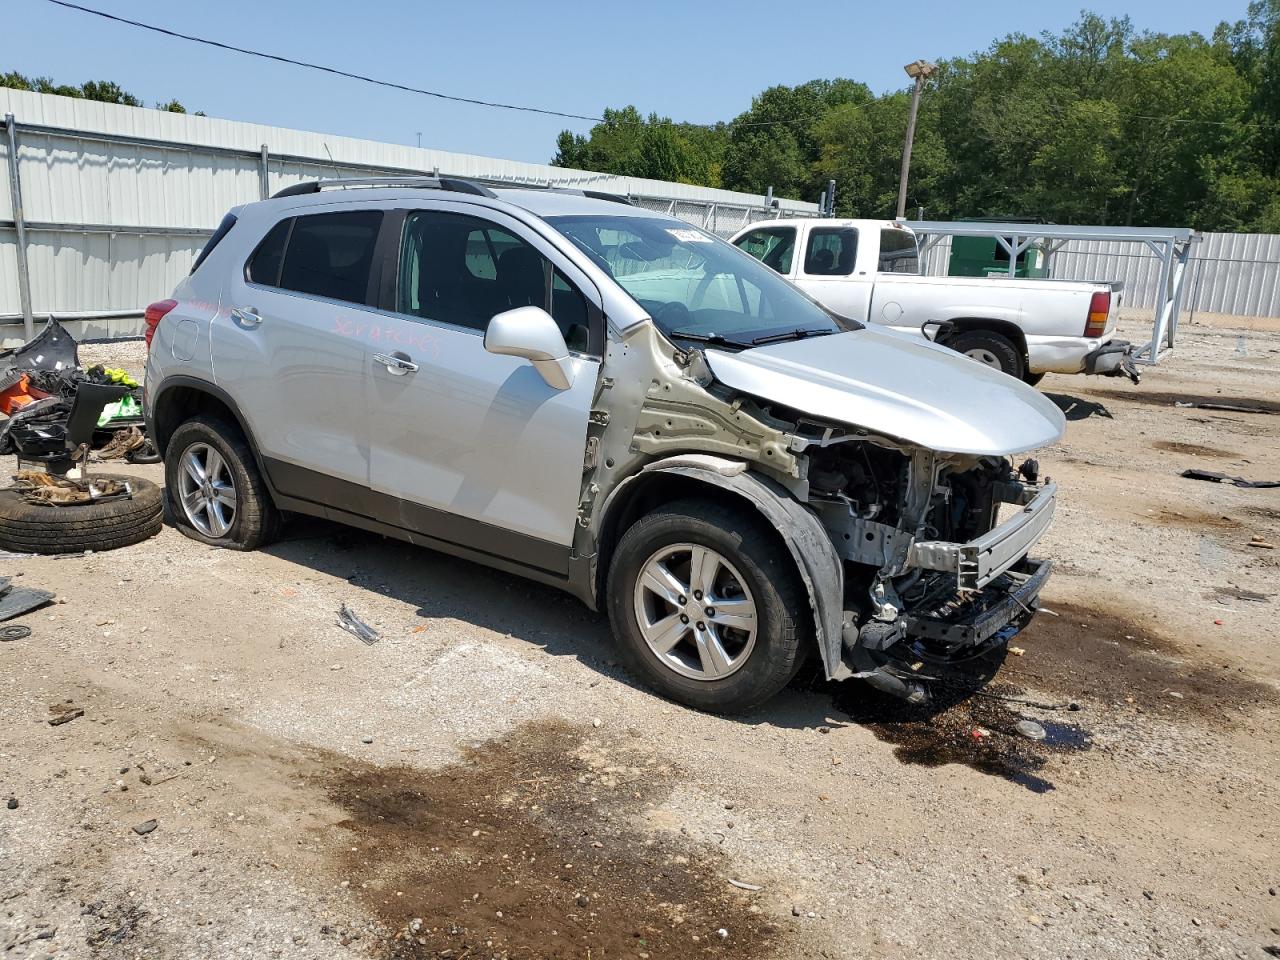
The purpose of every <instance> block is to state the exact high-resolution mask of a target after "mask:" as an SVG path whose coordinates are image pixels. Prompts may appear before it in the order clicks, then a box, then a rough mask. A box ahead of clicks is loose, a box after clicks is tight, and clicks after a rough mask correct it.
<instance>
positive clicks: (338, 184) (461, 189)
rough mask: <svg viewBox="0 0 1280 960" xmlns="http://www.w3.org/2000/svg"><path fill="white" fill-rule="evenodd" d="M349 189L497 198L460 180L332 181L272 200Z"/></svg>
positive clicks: (286, 190)
mask: <svg viewBox="0 0 1280 960" xmlns="http://www.w3.org/2000/svg"><path fill="white" fill-rule="evenodd" d="M352 187H356V188H360V187H369V188H376V187H413V188H415V189H420V190H448V191H450V192H452V193H469V194H472V195H474V196H480V197H491V198H492V197H496V196H497V194H495V193H494V192H493V191H492V190H490V189H489V188H488V187H485V186H482V185H481V184H478V183H473V182H472V181H470V180H463V179H461V178H459V177H430V176H421V177H335V178H333V179H331V180H308V181H305V182H303V183H295V184H294V185H293V186H291V187H285V188H284V189H283V190H277V191H276V192H275V193H273V194H272V195H271V199H272V200H276V199H278V198H280V197H300V196H303V195H305V194H308V193H319V192H320V191H321V190H346V189H349V188H352Z"/></svg>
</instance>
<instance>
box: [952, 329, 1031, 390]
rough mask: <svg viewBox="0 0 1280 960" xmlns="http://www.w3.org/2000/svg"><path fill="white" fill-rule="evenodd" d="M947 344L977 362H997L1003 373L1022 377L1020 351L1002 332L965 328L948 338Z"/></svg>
mask: <svg viewBox="0 0 1280 960" xmlns="http://www.w3.org/2000/svg"><path fill="white" fill-rule="evenodd" d="M947 346H948V347H950V348H951V349H952V350H955V351H957V352H958V353H963V354H965V355H966V356H968V357H970V358H971V359H974V360H976V361H977V362H978V363H985V364H987V365H989V366H991V365H994V364H998V365H999V367H1000V370H1001V371H1002V372H1003V373H1007V374H1008V375H1009V376H1011V377H1017V378H1018V379H1019V380H1021V379H1022V374H1023V369H1024V367H1023V363H1022V351H1021V350H1019V349H1018V347H1017V345H1016V344H1015V343H1014V342H1013V341H1012V340H1010V339H1009V338H1008V337H1006V336H1004V335H1003V334H999V333H995V332H994V331H991V330H965V331H963V332H962V333H958V334H956V335H955V336H954V337H952V338H951V339H950V340H948V341H947ZM993 361H994V364H993Z"/></svg>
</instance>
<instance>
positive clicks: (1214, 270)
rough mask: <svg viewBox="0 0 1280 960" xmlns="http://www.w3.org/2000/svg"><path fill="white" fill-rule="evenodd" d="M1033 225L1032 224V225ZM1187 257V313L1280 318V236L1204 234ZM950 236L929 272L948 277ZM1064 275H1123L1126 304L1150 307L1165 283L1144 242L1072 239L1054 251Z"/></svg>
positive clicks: (1057, 270) (933, 254) (1058, 272)
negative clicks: (1161, 283) (1162, 283)
mask: <svg viewBox="0 0 1280 960" xmlns="http://www.w3.org/2000/svg"><path fill="white" fill-rule="evenodd" d="M1033 229H1034V228H1030V227H1029V228H1028V230H1033ZM1200 237H1201V239H1200V242H1199V243H1196V244H1193V245H1192V247H1191V255H1190V257H1189V258H1188V260H1187V270H1188V274H1187V280H1186V282H1185V289H1184V294H1183V301H1182V315H1183V317H1186V316H1188V315H1194V314H1196V313H1225V314H1233V315H1236V316H1249V317H1280V235H1277V234H1269V233H1202V234H1200ZM950 256H951V238H949V237H948V238H945V239H943V240H942V241H941V242H939V244H938V245H937V247H935V248H934V249H933V250H931V251H929V255H928V257H927V260H926V268H927V272H928V273H929V274H931V275H933V276H943V275H944V274H945V273H946V272H947V261H948V259H949V258H950ZM1052 268H1053V276H1055V277H1058V278H1060V279H1063V280H1121V281H1123V282H1124V305H1125V307H1126V308H1128V307H1140V308H1144V309H1151V308H1152V307H1154V306H1155V303H1156V296H1157V291H1158V290H1159V288H1160V260H1159V258H1157V257H1154V256H1152V255H1151V252H1150V251H1149V250H1146V249H1145V248H1143V247H1142V246H1141V245H1139V244H1132V243H1110V242H1105V241H1097V240H1089V241H1077V240H1073V241H1071V242H1069V243H1067V244H1066V246H1064V247H1063V248H1062V249H1060V250H1058V251H1057V252H1056V253H1054V255H1053V259H1052Z"/></svg>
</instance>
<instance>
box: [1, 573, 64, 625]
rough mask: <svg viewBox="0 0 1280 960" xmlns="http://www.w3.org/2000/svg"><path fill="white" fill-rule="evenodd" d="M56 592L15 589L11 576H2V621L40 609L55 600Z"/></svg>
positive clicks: (28, 588)
mask: <svg viewBox="0 0 1280 960" xmlns="http://www.w3.org/2000/svg"><path fill="white" fill-rule="evenodd" d="M53 598H54V594H53V593H50V592H49V591H48V590H36V589H33V588H30V587H24V588H21V589H17V590H15V589H14V588H13V581H12V580H11V579H10V578H9V577H0V623H3V622H4V621H5V620H12V619H13V618H14V617H20V616H22V615H23V614H24V613H30V612H31V611H32V610H38V609H39V608H40V607H43V606H44V605H45V604H46V603H49V602H51V601H52V600H53Z"/></svg>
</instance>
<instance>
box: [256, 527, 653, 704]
mask: <svg viewBox="0 0 1280 960" xmlns="http://www.w3.org/2000/svg"><path fill="white" fill-rule="evenodd" d="M265 552H267V553H269V554H271V555H273V556H276V557H279V558H280V559H282V560H286V561H288V562H290V563H295V564H298V565H299V566H302V567H306V568H308V569H310V570H313V571H315V572H316V573H320V574H326V575H329V576H332V577H336V578H339V579H343V580H346V581H347V582H348V583H350V584H351V586H352V588H353V589H352V591H351V593H350V595H349V596H347V597H346V598H345V602H346V603H347V604H348V605H350V606H351V608H352V609H353V611H354V612H355V613H356V614H357V615H359V614H360V608H361V603H360V595H359V592H360V591H369V592H372V593H375V594H378V595H380V596H383V597H387V598H389V599H392V600H396V601H399V602H401V603H405V604H411V605H413V606H414V607H415V610H414V613H413V616H412V620H411V622H407V623H405V624H404V625H403V628H404V629H405V630H408V631H411V630H413V629H415V628H420V627H423V626H424V625H425V626H427V627H428V628H431V627H432V626H433V625H438V626H439V628H440V630H441V631H443V632H448V631H451V630H453V629H454V627H453V622H454V621H459V622H462V623H466V624H471V625H474V626H477V627H483V628H485V629H487V630H492V631H494V632H497V633H501V634H504V635H506V636H508V637H513V638H515V639H518V640H522V641H524V642H525V643H529V644H532V645H533V646H536V647H540V648H542V649H543V650H545V651H546V652H547V653H549V654H551V655H552V656H568V657H574V658H576V659H578V660H580V661H582V662H583V663H584V664H586V665H588V666H590V667H591V668H592V669H593V670H596V671H597V672H599V673H601V674H602V675H604V676H607V677H609V678H611V679H617V680H622V681H623V682H629V683H631V682H633V681H630V680H626V679H624V678H625V674H624V671H623V669H622V667H621V666H620V665H619V664H618V662H617V660H618V652H617V650H616V648H615V647H614V644H613V638H612V636H611V635H610V631H609V623H608V618H607V617H606V616H605V615H604V614H603V613H596V612H593V611H592V610H590V609H589V608H588V607H587V606H586V605H585V604H583V603H581V602H580V601H579V600H577V599H576V598H575V597H573V596H571V595H569V594H568V593H565V592H564V591H562V590H557V589H555V588H554V587H550V586H545V585H543V584H540V583H535V582H533V581H532V580H526V579H524V578H523V577H518V576H515V575H513V574H508V573H503V572H502V571H500V570H494V569H491V568H489V567H486V566H483V565H482V564H478V563H472V562H470V561H467V560H460V559H458V558H456V557H451V556H449V555H447V554H444V553H439V552H437V551H435V550H430V549H428V548H426V547H417V546H414V545H412V544H409V543H404V542H401V541H399V540H395V539H393V538H390V537H383V536H381V535H379V534H376V533H369V532H367V531H364V530H358V529H356V528H354V527H348V526H344V525H342V524H339V523H334V522H331V521H327V520H321V519H317V518H312V517H294V518H291V519H290V521H289V523H288V525H287V526H286V528H285V532H284V535H283V537H282V538H281V539H280V540H279V541H277V542H276V543H274V544H272V545H271V546H270V547H267V548H266V551H265ZM384 629H391V628H390V626H389V625H384ZM635 685H636V686H638V685H639V684H638V683H635Z"/></svg>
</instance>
